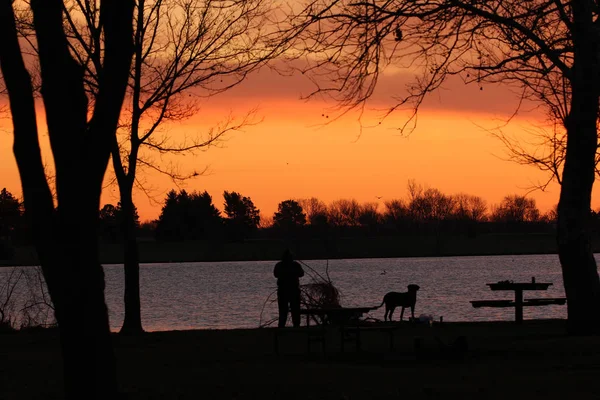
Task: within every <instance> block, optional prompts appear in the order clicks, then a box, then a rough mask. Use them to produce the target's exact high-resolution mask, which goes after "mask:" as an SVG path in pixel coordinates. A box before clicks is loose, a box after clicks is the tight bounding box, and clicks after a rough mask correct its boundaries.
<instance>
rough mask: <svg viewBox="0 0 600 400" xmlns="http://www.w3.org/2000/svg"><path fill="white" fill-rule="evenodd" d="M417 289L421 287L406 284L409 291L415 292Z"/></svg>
mask: <svg viewBox="0 0 600 400" xmlns="http://www.w3.org/2000/svg"><path fill="white" fill-rule="evenodd" d="M419 289H421V287H420V286H419V285H415V284H410V285H408V291H409V292H416V291H417V290H419Z"/></svg>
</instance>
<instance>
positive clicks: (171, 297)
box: [0, 255, 566, 331]
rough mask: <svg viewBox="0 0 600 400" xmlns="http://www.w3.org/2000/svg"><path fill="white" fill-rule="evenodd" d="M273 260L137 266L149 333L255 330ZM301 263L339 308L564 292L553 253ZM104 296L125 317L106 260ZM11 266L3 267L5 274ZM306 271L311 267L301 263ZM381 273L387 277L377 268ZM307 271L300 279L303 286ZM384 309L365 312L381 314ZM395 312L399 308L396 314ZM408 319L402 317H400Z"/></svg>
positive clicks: (472, 312)
mask: <svg viewBox="0 0 600 400" xmlns="http://www.w3.org/2000/svg"><path fill="white" fill-rule="evenodd" d="M274 264H275V263H274V262H273V261H245V262H201V263H173V264H143V265H142V266H141V268H140V282H141V303H142V321H143V325H144V328H145V329H146V330H148V331H160V330H173V329H233V328H255V327H258V326H259V324H260V321H261V310H263V306H264V311H263V314H262V321H263V322H264V321H265V320H269V319H271V318H274V317H276V316H277V307H276V303H274V302H268V301H267V299H268V298H269V296H270V295H271V294H272V293H273V292H274V291H275V289H276V284H275V278H274V277H273V274H272V273H273V266H274ZM306 265H308V266H309V267H311V268H312V269H314V270H316V271H318V272H319V273H321V274H324V273H325V270H326V267H327V265H328V271H329V276H330V278H331V280H332V281H333V283H334V285H335V286H336V287H337V288H338V289H339V290H340V292H341V295H342V305H344V306H375V305H379V304H380V303H381V301H382V298H383V295H384V294H385V293H387V292H388V291H406V286H407V285H408V284H410V283H416V284H418V285H419V286H420V287H421V290H419V292H418V295H417V306H416V310H415V315H419V314H431V315H433V316H434V317H435V318H436V319H437V318H439V317H440V316H443V317H444V321H481V320H511V319H514V309H512V308H504V309H503V308H478V309H475V308H473V307H472V306H471V304H470V303H469V300H481V299H503V298H513V297H514V294H513V292H501V291H495V292H492V291H490V290H489V288H488V287H487V286H486V285H485V284H486V283H490V282H497V281H500V280H506V279H509V280H514V281H530V280H531V277H532V276H535V278H536V281H537V282H552V283H553V285H552V286H550V288H549V289H548V290H547V291H536V292H525V295H524V297H525V298H529V297H561V296H564V289H563V286H562V276H561V271H560V263H559V260H558V256H557V255H525V256H477V257H443V258H387V259H345V260H329V262H327V261H325V260H312V261H306ZM104 269H105V273H106V300H107V304H108V307H109V312H110V320H111V327H112V329H114V330H118V329H119V328H120V326H121V324H122V321H123V301H122V298H123V268H122V266H121V265H105V266H104ZM8 270H9V269H7V268H4V269H0V274H3V273H4V274H6V273H7V271H8ZM305 270H307V271H309V268H307V267H305ZM383 271H385V274H383V273H382V272H383ZM309 281H310V278H309V277H308V276H305V277H304V278H302V280H301V283H308V282H309ZM383 312H384V310H383V308H381V309H378V310H375V311H372V312H371V313H370V314H369V316H371V317H373V318H377V319H383ZM398 317H399V310H397V311H396V315H395V319H398ZM405 317H406V316H405ZM524 317H525V318H526V319H528V318H566V306H545V307H526V308H525V309H524Z"/></svg>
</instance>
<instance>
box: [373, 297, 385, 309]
mask: <svg viewBox="0 0 600 400" xmlns="http://www.w3.org/2000/svg"><path fill="white" fill-rule="evenodd" d="M383 303H385V299H384V300H381V304H380V305H378V306H376V307H373V309H375V310H376V309H378V308H381V306H382V305H383Z"/></svg>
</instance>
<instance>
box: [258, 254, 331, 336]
mask: <svg viewBox="0 0 600 400" xmlns="http://www.w3.org/2000/svg"><path fill="white" fill-rule="evenodd" d="M297 261H298V262H299V263H300V264H302V267H303V269H304V276H305V277H308V278H309V282H308V283H305V284H303V285H300V307H301V308H335V307H341V303H340V300H341V295H340V291H339V290H338V289H337V288H336V287H335V286H334V284H333V282H332V280H331V278H330V277H329V261H327V266H326V267H325V274H324V275H323V274H320V273H319V272H318V271H316V270H315V269H314V268H312V267H310V266H309V265H307V264H306V263H305V262H303V261H299V260H297ZM272 303H275V307H277V306H276V304H277V290H275V291H273V292H272V293H271V294H270V295H269V296H268V297H267V299H266V300H265V303H264V304H263V309H262V310H261V312H260V322H259V327H261V328H262V327H267V326H270V325H272V324H273V323H276V322H277V320H278V318H277V317H275V318H271V319H269V320H266V321H264V322H263V313H264V311H265V307H266V305H267V304H272ZM311 318H313V321H314V322H315V323H316V324H322V323H323V322H324V321H322V319H321V318H320V317H318V316H314V317H311Z"/></svg>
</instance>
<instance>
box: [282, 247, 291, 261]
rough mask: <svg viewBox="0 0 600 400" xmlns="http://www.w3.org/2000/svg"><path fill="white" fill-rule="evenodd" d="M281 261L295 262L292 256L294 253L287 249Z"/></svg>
mask: <svg viewBox="0 0 600 400" xmlns="http://www.w3.org/2000/svg"><path fill="white" fill-rule="evenodd" d="M281 260H282V261H293V260H294V256H293V255H292V252H291V251H290V249H285V251H284V252H283V255H282V256H281Z"/></svg>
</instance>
